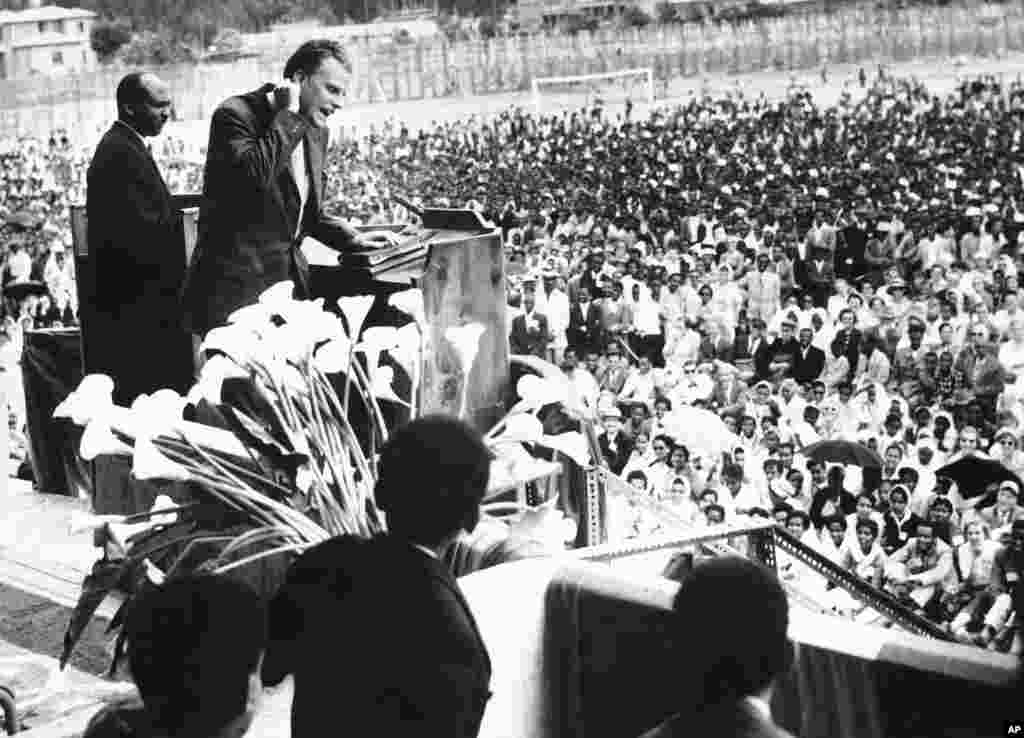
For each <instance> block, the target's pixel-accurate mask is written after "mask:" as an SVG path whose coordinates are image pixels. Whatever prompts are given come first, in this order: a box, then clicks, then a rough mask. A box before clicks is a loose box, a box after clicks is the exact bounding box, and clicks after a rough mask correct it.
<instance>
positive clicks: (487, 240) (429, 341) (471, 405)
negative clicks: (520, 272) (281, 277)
mask: <svg viewBox="0 0 1024 738" xmlns="http://www.w3.org/2000/svg"><path fill="white" fill-rule="evenodd" d="M422 220H423V224H422V226H420V227H419V229H418V231H417V232H416V233H415V234H414V235H413V237H414V238H418V239H420V240H421V241H422V243H423V245H424V247H425V248H424V249H423V252H422V254H421V255H420V257H419V258H413V259H411V260H410V259H408V258H406V259H404V260H396V265H395V267H394V268H390V269H389V268H375V269H372V270H371V269H370V268H367V267H365V266H361V265H359V264H358V263H355V262H353V261H350V260H349V259H348V257H347V256H343V257H342V260H341V263H340V264H339V266H337V267H317V266H313V267H311V283H312V284H311V286H312V291H313V296H314V297H325V298H326V299H325V302H326V304H328V305H331V304H333V303H334V301H335V300H336V298H337V297H340V296H344V295H358V294H374V295H377V297H378V300H377V303H376V304H375V306H374V310H373V311H372V312H371V314H370V317H369V319H368V320H367V324H368V325H369V324H378V325H379V324H381V323H383V324H392V325H400V324H402V323H404V322H407V319H406V318H405V317H404V315H400V314H396V312H395V311H394V310H389V309H388V308H387V298H388V297H390V295H392V294H394V293H395V292H400V291H402V290H405V289H408V288H410V287H418V288H420V289H421V290H423V303H424V310H425V314H426V322H427V325H428V326H429V327H428V330H427V336H426V346H425V350H424V361H423V366H422V371H421V372H420V377H421V382H422V384H421V392H420V408H419V409H420V411H421V412H423V413H446V414H449V415H455V414H457V413H458V412H459V402H460V399H461V393H462V387H463V381H464V378H463V376H462V370H461V367H460V366H459V362H458V357H457V355H456V353H455V350H454V349H453V348H452V346H451V344H450V343H449V342H448V341H447V340H446V339H445V337H444V336H445V332H446V331H447V330H448V328H449V327H453V326H460V325H465V324H467V323H474V322H476V323H481V324H482V325H483V326H484V328H485V330H484V334H483V336H482V337H481V339H480V350H479V353H478V354H477V358H476V361H475V362H474V364H473V368H472V371H471V372H470V374H469V377H468V382H469V386H468V389H467V401H466V414H465V416H464V420H466V421H467V422H469V423H470V424H471V425H473V426H474V427H476V428H477V429H478V430H480V431H481V432H484V431H486V430H488V429H490V428H491V427H492V426H493V425H494V424H495V423H496V422H497V421H498V420H499V419H500V418H501V417H503V416H504V414H505V402H506V398H507V393H508V383H509V346H508V325H507V323H508V318H507V310H506V307H505V305H506V293H505V261H504V255H503V252H502V245H501V232H500V231H499V230H497V229H495V228H494V226H493V225H491V224H490V223H486V222H485V221H482V220H480V219H479V218H478V217H477V216H476V215H475V214H470V213H469V211H462V210H454V211H444V210H427V211H424V213H423V216H422ZM393 228H394V230H399V229H401V226H395V227H393ZM377 229H378V230H379V228H377Z"/></svg>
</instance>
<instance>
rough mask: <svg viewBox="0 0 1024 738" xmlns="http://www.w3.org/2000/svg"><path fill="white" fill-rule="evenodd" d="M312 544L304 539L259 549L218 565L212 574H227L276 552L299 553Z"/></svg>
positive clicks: (274, 554)
mask: <svg viewBox="0 0 1024 738" xmlns="http://www.w3.org/2000/svg"><path fill="white" fill-rule="evenodd" d="M312 545H313V543H311V542H305V541H304V542H302V543H293V544H291V545H289V546H281V547H279V548H272V549H270V550H267V551H260V552H259V553H257V554H253V555H252V556H246V557H245V558H243V559H239V560H238V561H232V562H231V563H230V564H225V565H223V566H220V567H218V568H217V569H215V570H214V574H227V573H228V572H229V571H232V570H233V569H240V568H242V567H243V566H245V565H247V564H252V563H255V562H257V561H259V560H261V559H265V558H267V557H269V556H276V555H277V554H283V553H289V552H292V551H297V552H299V553H301V552H302V551H305V550H306V549H307V548H309V547H310V546H312Z"/></svg>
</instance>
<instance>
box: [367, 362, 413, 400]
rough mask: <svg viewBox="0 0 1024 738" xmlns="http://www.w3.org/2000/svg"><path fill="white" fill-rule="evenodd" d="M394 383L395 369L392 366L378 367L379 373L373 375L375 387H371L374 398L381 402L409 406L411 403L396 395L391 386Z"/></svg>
mask: <svg viewBox="0 0 1024 738" xmlns="http://www.w3.org/2000/svg"><path fill="white" fill-rule="evenodd" d="M394 381H395V370H394V369H392V368H391V367H390V366H381V367H377V371H376V372H374V375H373V385H372V386H371V387H370V391H371V392H373V396H374V397H378V398H380V399H381V400H387V401H388V402H396V403H398V404H400V405H408V404H409V403H407V402H406V401H405V400H403V399H401V398H400V397H399V396H398V395H396V394H395V390H394V388H393V387H392V386H391V383H392V382H394Z"/></svg>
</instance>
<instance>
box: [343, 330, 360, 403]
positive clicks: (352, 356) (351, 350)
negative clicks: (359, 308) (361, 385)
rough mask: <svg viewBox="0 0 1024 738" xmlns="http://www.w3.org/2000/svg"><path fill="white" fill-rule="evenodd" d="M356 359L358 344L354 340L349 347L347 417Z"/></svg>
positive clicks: (346, 373)
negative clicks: (353, 367)
mask: <svg viewBox="0 0 1024 738" xmlns="http://www.w3.org/2000/svg"><path fill="white" fill-rule="evenodd" d="M355 361H357V359H356V342H355V340H353V341H352V342H351V344H350V345H349V347H348V371H346V372H345V401H344V407H345V415H346V416H348V396H349V393H350V392H351V391H352V364H353V362H355Z"/></svg>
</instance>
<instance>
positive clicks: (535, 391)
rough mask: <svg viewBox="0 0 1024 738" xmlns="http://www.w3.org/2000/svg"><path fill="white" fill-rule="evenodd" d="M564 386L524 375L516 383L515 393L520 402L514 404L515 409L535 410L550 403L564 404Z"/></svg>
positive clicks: (530, 375) (565, 399) (565, 397)
mask: <svg viewBox="0 0 1024 738" xmlns="http://www.w3.org/2000/svg"><path fill="white" fill-rule="evenodd" d="M565 389H566V385H564V384H562V383H558V382H553V381H551V380H549V379H544V378H543V377H538V376H537V375H536V374H525V375H523V376H522V377H520V379H519V381H518V382H517V383H516V393H517V394H518V395H519V399H520V401H519V402H518V403H516V409H518V410H520V411H523V410H536V409H539V408H542V407H544V406H545V405H550V404H552V403H556V402H557V403H565V402H566V401H567V400H568V398H567V396H566V392H565Z"/></svg>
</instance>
